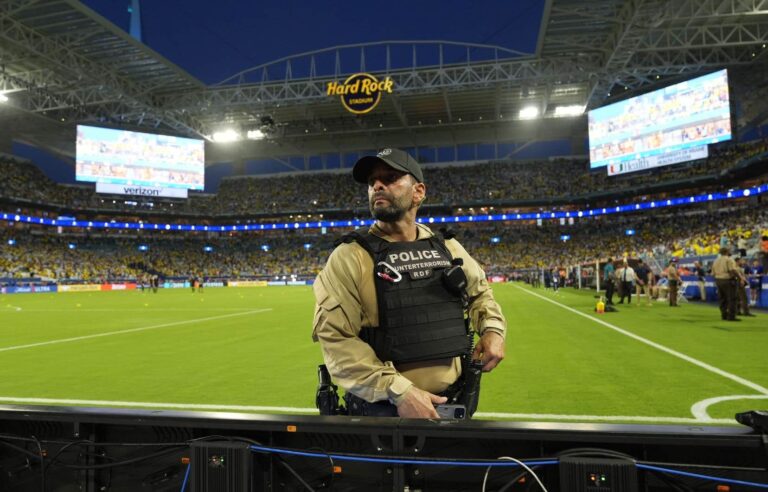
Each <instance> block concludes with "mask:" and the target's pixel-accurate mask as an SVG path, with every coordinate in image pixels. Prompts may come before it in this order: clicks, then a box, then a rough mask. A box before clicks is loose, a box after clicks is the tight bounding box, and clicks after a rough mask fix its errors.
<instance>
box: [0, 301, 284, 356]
mask: <svg viewBox="0 0 768 492" xmlns="http://www.w3.org/2000/svg"><path fill="white" fill-rule="evenodd" d="M266 311H272V308H265V309H254V310H252V311H246V312H244V313H234V314H222V315H220V316H208V317H206V318H195V319H187V320H183V321H174V322H172V323H163V324H160V325H152V326H142V327H139V328H128V329H127V330H117V331H108V332H106V333H94V334H93V335H83V336H80V337H71V338H60V339H58V340H48V341H45V342H37V343H28V344H25V345H14V346H11V347H0V352H10V351H12V350H22V349H27V348H35V347H45V346H47V345H58V344H60V343H70V342H79V341H82V340H90V339H92V338H102V337H111V336H113V335H125V334H128V333H138V332H141V331H149V330H157V329H160V328H170V327H172V326H180V325H188V324H192V323H202V322H204V321H213V320H217V319H224V318H233V317H235V316H245V315H248V314H256V313H263V312H266Z"/></svg>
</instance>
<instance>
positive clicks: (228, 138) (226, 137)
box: [213, 128, 240, 143]
mask: <svg viewBox="0 0 768 492" xmlns="http://www.w3.org/2000/svg"><path fill="white" fill-rule="evenodd" d="M238 140H240V134H239V133H237V132H236V131H235V130H233V129H232V128H230V129H228V130H222V131H220V132H215V133H214V134H213V141H214V142H219V143H230V142H237V141H238Z"/></svg>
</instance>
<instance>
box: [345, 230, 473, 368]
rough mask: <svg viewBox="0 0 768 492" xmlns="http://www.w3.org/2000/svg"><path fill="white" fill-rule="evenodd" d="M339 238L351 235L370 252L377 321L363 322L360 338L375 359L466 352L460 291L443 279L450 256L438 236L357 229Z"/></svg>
mask: <svg viewBox="0 0 768 492" xmlns="http://www.w3.org/2000/svg"><path fill="white" fill-rule="evenodd" d="M344 240H345V241H347V242H351V241H352V240H354V241H356V242H357V243H358V244H360V245H361V246H362V247H363V248H364V249H365V250H366V251H368V253H369V254H370V255H371V257H372V258H373V265H374V269H373V275H374V285H375V286H376V298H377V304H378V307H379V326H378V327H363V329H362V330H361V333H360V338H361V339H362V340H363V341H365V342H366V343H368V344H369V345H370V346H371V347H373V350H374V351H375V352H376V355H377V356H378V357H379V359H381V360H382V361H392V362H393V363H401V362H416V361H424V360H434V359H442V358H447V357H455V356H459V355H462V354H465V353H467V351H468V349H469V338H468V336H467V324H466V322H465V317H464V305H463V300H462V295H466V293H465V291H463V290H462V292H461V293H460V292H456V291H455V289H453V291H451V290H449V287H450V286H449V285H448V283H447V282H446V281H445V279H444V273H445V272H447V271H448V269H450V268H451V266H452V265H451V261H452V257H451V254H450V252H449V251H448V249H447V248H446V246H445V243H444V242H443V240H442V239H439V238H437V237H436V236H433V237H430V238H423V239H420V240H417V241H406V242H389V241H386V240H384V239H381V238H379V237H377V236H375V235H373V234H370V233H368V232H367V231H366V232H363V233H361V231H359V230H358V231H355V232H353V233H351V234H349V235H347V236H345V239H344ZM458 261H460V260H458ZM458 261H457V262H456V263H458Z"/></svg>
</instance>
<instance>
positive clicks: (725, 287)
mask: <svg viewBox="0 0 768 492" xmlns="http://www.w3.org/2000/svg"><path fill="white" fill-rule="evenodd" d="M712 275H714V277H715V285H717V298H718V299H719V300H720V317H721V318H722V319H724V320H725V321H741V320H740V319H739V318H737V317H736V281H737V279H738V278H739V267H738V266H736V262H735V261H733V258H731V252H730V251H729V250H728V248H720V256H718V257H717V259H716V260H715V262H714V263H712Z"/></svg>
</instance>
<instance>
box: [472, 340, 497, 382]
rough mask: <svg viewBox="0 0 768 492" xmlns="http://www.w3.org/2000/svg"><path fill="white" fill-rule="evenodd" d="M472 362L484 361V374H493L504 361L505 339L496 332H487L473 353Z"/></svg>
mask: <svg viewBox="0 0 768 492" xmlns="http://www.w3.org/2000/svg"><path fill="white" fill-rule="evenodd" d="M472 360H482V361H483V372H491V371H492V370H493V369H494V368H495V367H496V366H498V365H499V362H501V361H502V360H504V338H503V337H502V336H501V335H499V334H498V333H496V332H495V331H486V332H485V333H484V334H483V336H481V337H480V340H479V341H478V342H477V345H476V346H475V351H474V352H472Z"/></svg>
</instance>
